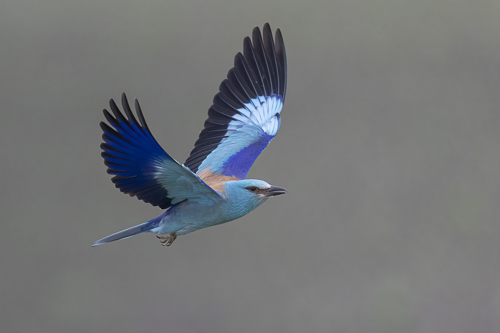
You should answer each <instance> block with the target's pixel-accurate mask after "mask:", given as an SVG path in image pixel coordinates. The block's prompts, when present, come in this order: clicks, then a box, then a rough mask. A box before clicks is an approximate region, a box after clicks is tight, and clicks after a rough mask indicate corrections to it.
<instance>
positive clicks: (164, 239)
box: [156, 234, 177, 246]
mask: <svg viewBox="0 0 500 333" xmlns="http://www.w3.org/2000/svg"><path fill="white" fill-rule="evenodd" d="M156 238H158V239H159V240H160V243H161V245H162V246H170V245H172V243H173V242H174V240H175V239H176V238H177V235H176V234H168V236H160V235H156Z"/></svg>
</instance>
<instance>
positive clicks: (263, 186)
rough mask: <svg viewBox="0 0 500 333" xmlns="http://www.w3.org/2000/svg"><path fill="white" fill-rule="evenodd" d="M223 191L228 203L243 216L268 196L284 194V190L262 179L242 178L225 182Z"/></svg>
mask: <svg viewBox="0 0 500 333" xmlns="http://www.w3.org/2000/svg"><path fill="white" fill-rule="evenodd" d="M224 192H225V195H226V198H227V201H228V203H229V204H230V205H231V206H232V207H233V208H234V209H235V210H236V211H238V212H239V213H241V214H242V215H241V216H243V215H245V214H247V213H249V212H250V211H252V210H254V209H255V208H257V207H259V206H260V205H261V204H263V203H264V201H266V200H267V199H269V198H270V197H274V196H277V195H280V194H285V193H286V190H285V189H284V188H283V187H279V186H272V185H270V184H268V183H266V182H265V181H263V180H257V179H244V180H236V181H230V182H227V183H225V184H224Z"/></svg>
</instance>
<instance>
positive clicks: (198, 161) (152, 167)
mask: <svg viewBox="0 0 500 333" xmlns="http://www.w3.org/2000/svg"><path fill="white" fill-rule="evenodd" d="M286 84H287V60H286V52H285V45H284V43H283V36H282V34H281V31H280V29H277V30H276V31H275V36H274V38H273V34H272V31H271V27H270V25H269V23H266V24H265V25H264V27H263V29H262V33H261V30H260V29H259V27H255V28H254V29H253V31H252V38H250V37H248V36H247V37H245V38H244V40H243V53H241V52H238V53H237V54H236V56H235V58H234V66H233V67H232V68H231V69H230V70H229V72H228V74H227V78H226V79H224V80H223V81H222V83H221V84H220V86H219V92H218V93H217V94H216V95H215V97H214V99H213V104H212V106H211V107H210V108H209V110H208V119H207V120H206V121H205V123H204V128H203V130H202V131H201V132H200V134H199V137H198V140H197V141H196V142H195V145H194V148H193V149H192V151H191V153H190V155H189V157H188V158H187V159H186V161H185V162H184V164H181V163H179V162H177V161H176V160H175V159H173V158H172V157H171V156H170V155H168V154H167V153H166V152H165V150H163V148H162V147H161V146H160V145H159V144H158V142H157V141H156V139H155V138H154V137H153V135H152V133H151V131H150V129H149V127H148V125H147V123H146V120H145V118H144V115H143V112H142V110H141V107H140V105H139V102H138V100H137V99H135V115H134V112H132V109H131V107H130V105H129V103H128V100H127V97H126V95H125V93H123V94H122V96H121V104H122V108H123V112H122V111H120V109H119V108H118V106H117V105H116V103H115V101H114V100H113V99H110V101H109V108H110V110H111V112H109V111H107V110H106V109H104V110H103V113H104V117H105V118H106V120H107V123H106V122H104V121H103V122H101V123H100V127H101V129H102V131H103V134H102V138H103V141H104V142H103V143H102V144H101V149H102V152H101V156H102V157H103V159H104V164H105V165H106V166H107V173H108V174H110V175H113V177H112V179H111V181H112V182H113V183H114V185H115V187H117V188H118V189H119V190H120V191H121V192H123V193H125V194H128V195H130V196H131V197H136V198H137V199H140V200H142V201H144V202H146V203H149V204H151V205H153V206H157V207H159V208H161V209H163V210H164V211H163V213H162V214H161V215H159V216H157V217H155V218H153V219H151V220H149V221H147V222H144V223H141V224H139V225H136V226H133V227H130V228H128V229H125V230H122V231H119V232H116V233H114V234H111V235H109V236H106V237H104V238H101V239H99V240H97V241H95V243H94V244H93V246H97V245H101V244H105V243H109V242H113V241H116V240H120V239H125V238H129V237H132V236H135V235H139V234H142V233H148V232H150V233H154V234H156V237H157V238H158V239H160V242H161V244H162V245H163V246H170V245H172V243H173V242H174V241H175V239H176V238H177V237H178V236H182V235H186V234H188V233H191V232H193V231H196V230H199V229H202V228H207V227H210V226H215V225H219V224H222V223H226V222H229V221H232V220H235V219H238V218H240V217H242V216H244V215H246V214H248V213H249V212H251V211H252V210H254V209H255V208H257V207H258V206H260V205H261V204H263V203H264V202H265V201H266V200H267V199H269V198H271V197H275V196H277V195H281V194H285V193H287V191H286V189H285V188H283V187H280V186H273V185H270V184H269V183H267V182H265V181H263V180H258V179H246V176H247V173H248V171H249V170H250V168H251V166H252V165H253V163H254V161H255V160H256V159H257V157H258V156H259V154H260V153H261V152H262V151H263V150H264V149H265V148H266V147H267V145H268V144H269V143H270V142H271V140H273V138H274V137H275V136H276V134H277V133H278V130H279V128H280V124H281V110H282V108H283V103H284V100H285V95H286Z"/></svg>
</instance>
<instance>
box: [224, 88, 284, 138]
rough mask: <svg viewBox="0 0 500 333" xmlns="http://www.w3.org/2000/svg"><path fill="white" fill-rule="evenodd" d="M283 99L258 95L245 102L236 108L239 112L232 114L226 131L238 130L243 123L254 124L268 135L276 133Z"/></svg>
mask: <svg viewBox="0 0 500 333" xmlns="http://www.w3.org/2000/svg"><path fill="white" fill-rule="evenodd" d="M282 108H283V100H282V99H281V97H280V96H277V95H271V96H267V97H264V96H259V97H257V98H254V99H252V100H251V101H250V103H245V107H244V108H241V109H238V112H239V113H240V114H236V115H234V116H233V118H234V120H232V121H231V122H230V123H229V124H228V126H227V130H228V131H235V130H238V129H239V128H240V127H242V126H244V125H255V126H258V127H260V128H262V129H263V130H264V132H266V133H267V134H269V135H276V133H278V129H279V127H280V117H279V114H280V113H281V109H282Z"/></svg>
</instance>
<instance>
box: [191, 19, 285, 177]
mask: <svg viewBox="0 0 500 333" xmlns="http://www.w3.org/2000/svg"><path fill="white" fill-rule="evenodd" d="M285 92H286V53H285V46H284V43H283V38H282V36H281V32H280V31H279V29H278V30H277V31H276V35H275V38H274V39H273V35H272V32H271V28H270V27H269V24H267V23H266V24H265V25H264V29H263V33H262V34H261V32H260V29H259V28H258V27H256V28H255V29H254V30H253V32H252V40H250V38H249V37H246V38H245V39H244V41H243V54H241V53H238V54H237V55H236V56H235V59H234V67H233V68H232V69H231V70H230V71H229V72H228V75H227V79H225V80H224V81H223V82H222V83H221V85H220V87H219V93H218V94H217V95H215V97H214V100H213V105H212V106H211V107H210V109H209V110H208V119H207V120H206V121H205V126H204V129H203V130H202V131H201V133H200V136H199V138H198V140H197V141H196V143H195V147H194V149H193V150H192V151H191V154H190V156H189V157H188V159H187V160H186V162H185V163H184V165H185V166H186V167H188V168H189V169H191V171H193V172H194V173H199V172H201V171H203V170H205V169H209V170H210V172H211V174H221V175H226V176H235V177H238V178H241V179H244V178H245V177H246V175H247V173H248V171H249V170H250V167H251V166H252V164H253V163H254V161H255V159H257V157H258V156H259V154H260V153H261V152H262V150H264V149H265V148H266V147H267V145H268V144H269V142H270V141H271V140H272V139H273V138H274V136H275V135H276V133H277V132H278V129H279V126H280V122H281V119H280V113H281V109H282V107H283V102H284V99H285Z"/></svg>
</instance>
